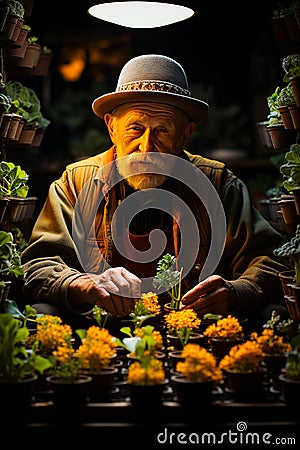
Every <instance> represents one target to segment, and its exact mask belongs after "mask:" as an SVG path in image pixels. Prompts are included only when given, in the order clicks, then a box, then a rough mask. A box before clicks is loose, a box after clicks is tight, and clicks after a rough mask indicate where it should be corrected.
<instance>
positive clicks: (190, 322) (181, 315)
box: [165, 309, 201, 347]
mask: <svg viewBox="0 0 300 450" xmlns="http://www.w3.org/2000/svg"><path fill="white" fill-rule="evenodd" d="M165 322H166V325H167V328H168V330H169V332H170V333H172V334H175V336H177V337H178V338H179V340H180V342H181V345H182V347H184V346H185V345H186V344H187V342H188V340H189V337H190V335H191V332H192V331H193V330H196V329H197V328H198V327H199V325H200V323H201V320H200V319H199V318H198V316H197V313H196V312H195V311H194V310H193V309H181V310H178V311H174V310H173V311H171V312H170V313H169V314H167V315H166V316H165Z"/></svg>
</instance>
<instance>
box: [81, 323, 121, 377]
mask: <svg viewBox="0 0 300 450" xmlns="http://www.w3.org/2000/svg"><path fill="white" fill-rule="evenodd" d="M116 346H117V344H116V343H115V341H114V339H113V336H112V335H111V334H110V333H109V332H108V330H107V329H106V328H99V327H98V326H95V325H92V326H91V327H89V328H88V329H87V330H86V333H85V334H84V337H83V338H82V339H81V344H80V346H79V347H78V350H77V352H76V356H77V358H78V359H79V360H80V361H81V364H82V367H83V368H86V369H90V370H92V371H100V370H101V368H102V367H104V366H108V365H109V364H110V360H111V358H112V357H113V356H114V355H115V352H116Z"/></svg>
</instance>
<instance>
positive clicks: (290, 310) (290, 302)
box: [284, 295, 298, 323]
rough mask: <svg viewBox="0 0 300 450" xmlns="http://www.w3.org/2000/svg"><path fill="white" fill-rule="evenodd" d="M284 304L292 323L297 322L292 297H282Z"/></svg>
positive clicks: (294, 303)
mask: <svg viewBox="0 0 300 450" xmlns="http://www.w3.org/2000/svg"><path fill="white" fill-rule="evenodd" d="M284 300H285V304H286V307H287V310H288V313H289V315H290V318H291V319H292V321H293V322H295V323H297V322H298V313H297V310H296V300H295V298H294V296H293V295H285V296H284Z"/></svg>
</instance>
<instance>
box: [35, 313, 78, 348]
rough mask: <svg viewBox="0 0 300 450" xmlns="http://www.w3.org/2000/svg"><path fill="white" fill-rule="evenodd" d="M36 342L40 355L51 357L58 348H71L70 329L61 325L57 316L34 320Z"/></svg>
mask: <svg viewBox="0 0 300 450" xmlns="http://www.w3.org/2000/svg"><path fill="white" fill-rule="evenodd" d="M36 327H37V329H36V336H35V338H36V341H37V342H38V348H39V351H40V353H41V354H43V355H51V354H52V353H53V351H54V350H57V349H58V347H61V346H62V347H71V346H72V334H73V332H72V328H71V327H70V326H69V325H67V324H63V322H62V319H61V318H60V317H58V316H51V315H47V314H45V315H43V316H41V317H37V318H36Z"/></svg>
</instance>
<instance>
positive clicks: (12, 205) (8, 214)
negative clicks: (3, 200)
mask: <svg viewBox="0 0 300 450" xmlns="http://www.w3.org/2000/svg"><path fill="white" fill-rule="evenodd" d="M8 198H9V203H8V205H7V207H6V210H5V214H4V217H3V220H7V221H9V222H20V221H21V220H27V219H31V218H32V216H33V213H34V210H35V206H36V203H37V197H26V198H18V197H8Z"/></svg>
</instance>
